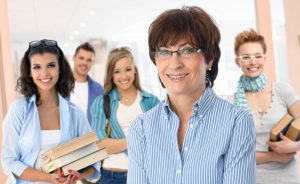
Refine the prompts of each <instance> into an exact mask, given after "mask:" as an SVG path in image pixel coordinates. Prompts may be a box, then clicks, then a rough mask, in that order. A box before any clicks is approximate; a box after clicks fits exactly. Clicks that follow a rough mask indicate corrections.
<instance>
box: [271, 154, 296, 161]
mask: <svg viewBox="0 0 300 184" xmlns="http://www.w3.org/2000/svg"><path fill="white" fill-rule="evenodd" d="M269 153H270V154H271V157H272V161H274V162H279V163H282V164H287V163H288V162H289V161H290V160H291V159H292V158H293V156H294V155H295V153H276V152H269Z"/></svg>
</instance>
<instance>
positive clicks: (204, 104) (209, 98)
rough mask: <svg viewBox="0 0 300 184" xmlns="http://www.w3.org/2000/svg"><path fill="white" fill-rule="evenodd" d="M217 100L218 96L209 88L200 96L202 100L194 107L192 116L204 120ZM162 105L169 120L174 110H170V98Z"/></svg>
mask: <svg viewBox="0 0 300 184" xmlns="http://www.w3.org/2000/svg"><path fill="white" fill-rule="evenodd" d="M215 98H216V95H215V93H214V91H213V90H212V89H211V88H210V87H207V88H206V89H205V91H204V93H203V94H202V96H200V98H199V99H198V100H197V101H196V102H195V104H194V106H193V112H192V116H193V115H198V116H200V118H202V117H203V116H204V114H205V113H206V112H207V111H208V109H209V108H210V107H211V105H212V104H213V102H214V100H215ZM162 104H163V111H164V113H165V116H166V118H167V119H168V120H169V119H170V114H171V111H172V110H171V108H170V102H169V99H168V97H166V99H165V100H164V101H163V102H162Z"/></svg>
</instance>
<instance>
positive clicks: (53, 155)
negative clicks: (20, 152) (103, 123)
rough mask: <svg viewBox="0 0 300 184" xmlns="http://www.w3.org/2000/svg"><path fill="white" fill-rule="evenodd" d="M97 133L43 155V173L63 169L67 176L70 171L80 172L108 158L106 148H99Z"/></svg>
mask: <svg viewBox="0 0 300 184" xmlns="http://www.w3.org/2000/svg"><path fill="white" fill-rule="evenodd" d="M97 141H98V137H97V135H96V132H95V131H93V132H90V133H88V134H85V135H83V136H80V137H77V138H75V139H73V140H71V141H68V142H66V143H64V144H61V145H59V146H58V147H56V148H54V149H51V150H49V151H47V152H45V153H43V154H42V159H43V162H44V164H43V165H42V168H41V169H42V171H44V172H47V173H51V172H53V171H54V170H56V169H57V168H61V169H62V172H63V173H64V174H65V175H68V174H69V173H68V171H69V170H70V169H71V170H75V171H79V170H80V169H83V168H85V167H88V166H90V165H92V164H94V163H96V162H99V161H101V160H103V159H105V158H107V157H108V155H107V152H106V150H105V149H104V148H100V147H98V146H97V144H96V142H97Z"/></svg>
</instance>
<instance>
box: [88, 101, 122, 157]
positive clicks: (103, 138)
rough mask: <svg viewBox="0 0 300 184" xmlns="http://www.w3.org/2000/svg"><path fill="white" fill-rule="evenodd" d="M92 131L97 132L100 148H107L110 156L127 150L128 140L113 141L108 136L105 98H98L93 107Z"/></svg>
mask: <svg viewBox="0 0 300 184" xmlns="http://www.w3.org/2000/svg"><path fill="white" fill-rule="evenodd" d="M91 114H92V129H93V130H95V131H96V133H97V135H98V138H99V140H100V141H99V142H98V143H97V145H98V146H101V147H105V148H106V150H107V152H108V153H109V154H113V153H118V152H122V151H124V150H126V149H127V139H125V138H124V139H112V138H108V137H107V134H106V129H105V126H106V124H105V123H106V117H105V113H104V110H103V97H97V98H96V100H95V101H94V103H93V105H92V107H91Z"/></svg>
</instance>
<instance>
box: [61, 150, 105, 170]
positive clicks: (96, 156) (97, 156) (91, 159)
mask: <svg viewBox="0 0 300 184" xmlns="http://www.w3.org/2000/svg"><path fill="white" fill-rule="evenodd" d="M107 157H108V154H107V152H106V149H101V150H98V151H96V152H93V153H91V154H89V155H86V156H85V157H82V158H80V159H78V160H75V161H74V162H71V163H69V164H67V165H65V166H63V167H62V172H63V173H64V175H68V174H69V172H68V171H69V170H70V169H71V170H75V171H79V170H81V169H83V168H86V167H88V166H90V165H92V164H94V163H96V162H99V161H101V160H104V159H106V158H107Z"/></svg>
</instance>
